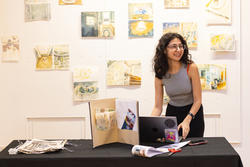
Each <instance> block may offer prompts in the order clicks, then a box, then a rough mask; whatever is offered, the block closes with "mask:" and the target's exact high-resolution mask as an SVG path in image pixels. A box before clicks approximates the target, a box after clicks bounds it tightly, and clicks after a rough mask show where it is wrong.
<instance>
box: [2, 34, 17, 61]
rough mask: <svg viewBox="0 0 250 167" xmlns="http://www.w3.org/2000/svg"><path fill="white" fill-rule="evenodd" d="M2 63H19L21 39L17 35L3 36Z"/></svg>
mask: <svg viewBox="0 0 250 167" xmlns="http://www.w3.org/2000/svg"><path fill="white" fill-rule="evenodd" d="M1 41H2V61H18V60H19V57H20V46H19V38H18V36H16V35H11V36H3V37H2V38H1Z"/></svg>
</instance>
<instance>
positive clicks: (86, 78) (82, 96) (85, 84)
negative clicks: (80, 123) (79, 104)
mask: <svg viewBox="0 0 250 167" xmlns="http://www.w3.org/2000/svg"><path fill="white" fill-rule="evenodd" d="M97 79H98V68H97V67H95V66H92V67H74V68H73V100H74V101H89V100H92V99H96V98H97V97H98V92H99V88H98V81H97Z"/></svg>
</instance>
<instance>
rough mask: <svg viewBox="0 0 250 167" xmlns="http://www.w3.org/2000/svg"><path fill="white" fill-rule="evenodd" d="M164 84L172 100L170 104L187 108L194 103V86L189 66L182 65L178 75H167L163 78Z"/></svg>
mask: <svg viewBox="0 0 250 167" xmlns="http://www.w3.org/2000/svg"><path fill="white" fill-rule="evenodd" d="M162 83H163V85H164V86H165V90H166V93H167V95H168V96H169V98H170V101H169V104H171V105H173V106H186V105H189V104H192V103H193V101H194V99H193V91H192V84H191V80H190V79H189V77H188V74H187V65H185V64H182V66H181V68H180V70H179V71H178V72H177V73H176V74H169V73H166V75H165V76H163V78H162Z"/></svg>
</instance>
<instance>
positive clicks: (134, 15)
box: [128, 3, 154, 38]
mask: <svg viewBox="0 0 250 167" xmlns="http://www.w3.org/2000/svg"><path fill="white" fill-rule="evenodd" d="M128 19H129V20H128V29H129V30H128V32H129V37H130V38H137V37H146V38H147V37H153V27H154V24H153V9H152V3H130V4H128Z"/></svg>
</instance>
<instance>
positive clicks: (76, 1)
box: [59, 0, 82, 5]
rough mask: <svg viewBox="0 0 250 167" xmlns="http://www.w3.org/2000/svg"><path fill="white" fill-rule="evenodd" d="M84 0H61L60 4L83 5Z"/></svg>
mask: <svg viewBox="0 0 250 167" xmlns="http://www.w3.org/2000/svg"><path fill="white" fill-rule="evenodd" d="M81 4H82V0H59V5H81Z"/></svg>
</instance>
